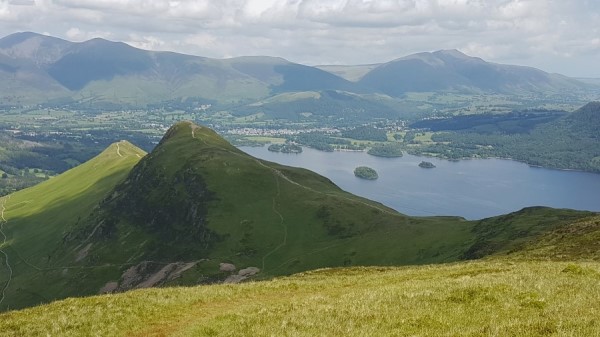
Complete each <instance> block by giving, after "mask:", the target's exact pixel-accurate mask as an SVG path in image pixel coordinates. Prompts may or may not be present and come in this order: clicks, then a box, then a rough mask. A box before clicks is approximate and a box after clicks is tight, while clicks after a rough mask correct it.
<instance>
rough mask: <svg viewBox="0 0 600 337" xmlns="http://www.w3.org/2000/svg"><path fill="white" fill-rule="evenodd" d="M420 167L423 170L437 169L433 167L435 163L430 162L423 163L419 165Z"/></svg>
mask: <svg viewBox="0 0 600 337" xmlns="http://www.w3.org/2000/svg"><path fill="white" fill-rule="evenodd" d="M419 167H422V168H434V167H435V165H433V163H430V162H428V161H422V162H421V163H420V164H419Z"/></svg>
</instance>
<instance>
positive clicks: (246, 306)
mask: <svg viewBox="0 0 600 337" xmlns="http://www.w3.org/2000/svg"><path fill="white" fill-rule="evenodd" d="M598 317H600V263H598V262H548V261H512V260H505V259H498V260H488V261H478V262H465V263H454V264H444V265H430V266H420V267H394V268H392V267H385V268H383V267H382V268H379V267H354V268H345V269H341V268H340V269H322V270H317V271H312V272H306V273H302V274H298V275H294V276H291V277H284V278H279V279H275V280H272V281H264V282H254V283H246V284H239V285H213V286H199V287H192V288H164V289H148V290H137V291H131V292H127V293H124V294H118V295H108V296H95V297H88V298H73V299H67V300H63V301H59V302H55V303H51V304H49V305H43V306H39V307H35V308H30V309H25V310H21V311H14V312H8V313H4V314H1V315H0V335H2V336H33V335H53V336H54V335H67V336H68V335H72V336H81V335H102V336H108V335H111V336H112V335H127V336H164V335H168V336H188V335H193V336H240V335H245V336H409V335H411V336H412V335H414V336H548V335H553V336H554V335H556V336H598V335H600V319H598Z"/></svg>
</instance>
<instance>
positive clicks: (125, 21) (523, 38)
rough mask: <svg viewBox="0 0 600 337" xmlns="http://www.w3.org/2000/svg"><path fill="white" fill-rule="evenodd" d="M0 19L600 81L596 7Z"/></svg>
mask: <svg viewBox="0 0 600 337" xmlns="http://www.w3.org/2000/svg"><path fill="white" fill-rule="evenodd" d="M0 19H1V20H2V25H0V35H8V34H10V33H13V32H15V31H38V32H49V33H50V34H52V35H54V36H58V37H62V38H67V39H71V40H76V41H82V40H85V39H89V38H92V37H96V36H99V37H107V38H110V39H112V40H119V41H125V42H128V43H130V44H132V45H134V46H136V47H141V48H145V49H160V50H174V51H178V52H184V53H188V54H198V55H202V56H208V57H225V56H240V55H272V56H282V57H285V58H287V59H290V60H292V61H295V62H301V63H306V64H325V63H336V64H351V63H352V64H358V63H374V62H384V61H388V60H391V59H394V58H397V57H401V56H404V55H406V54H409V53H413V52H420V51H431V50H437V49H451V48H458V49H461V50H463V51H465V52H467V53H470V54H472V55H474V56H480V57H482V58H484V59H488V60H491V61H495V62H506V63H516V64H525V65H531V66H538V67H542V68H544V69H545V70H549V71H555V72H563V73H566V74H568V75H583V73H585V74H587V75H589V71H588V70H587V69H592V70H593V71H594V73H595V74H596V75H594V76H599V77H600V69H599V67H597V65H596V64H595V63H594V64H592V63H591V61H590V60H594V59H595V58H598V56H600V46H599V42H598V36H600V3H599V2H597V1H559V0H221V1H210V0H35V1H33V0H10V1H7V0H0ZM584 56H585V57H584ZM578 60H580V61H578ZM586 62H587V63H586ZM582 69H586V70H585V71H582Z"/></svg>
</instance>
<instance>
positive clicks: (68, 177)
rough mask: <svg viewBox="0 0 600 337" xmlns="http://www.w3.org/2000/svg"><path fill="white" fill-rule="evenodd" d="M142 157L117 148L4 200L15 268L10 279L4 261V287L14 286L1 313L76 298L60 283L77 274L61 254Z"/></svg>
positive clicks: (122, 145) (128, 147) (0, 279)
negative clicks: (74, 230) (68, 236)
mask: <svg viewBox="0 0 600 337" xmlns="http://www.w3.org/2000/svg"><path fill="white" fill-rule="evenodd" d="M143 155H145V153H144V151H142V150H140V149H139V148H137V147H135V146H134V145H132V144H130V143H128V142H126V141H122V142H119V143H115V144H113V145H111V146H110V147H109V148H107V149H106V150H105V151H104V152H102V153H101V154H100V155H98V156H97V157H95V158H93V159H92V160H90V161H88V162H86V163H85V164H82V165H80V166H78V167H76V168H74V169H71V170H69V171H67V172H65V173H63V174H61V175H60V176H57V177H55V178H52V179H50V180H48V181H45V182H43V183H41V184H39V185H36V186H34V187H32V188H28V189H25V190H21V191H19V192H16V193H13V194H11V195H9V196H6V197H3V198H1V199H0V205H1V208H0V210H1V211H2V219H1V220H2V222H3V223H2V224H3V231H4V233H5V234H6V237H7V240H6V242H5V243H4V244H3V245H1V246H0V248H1V249H2V250H3V251H4V252H6V254H7V255H8V264H9V266H10V269H12V275H11V273H9V269H7V267H6V259H5V257H3V256H2V257H0V258H1V259H2V260H1V264H0V265H1V268H2V269H0V270H2V272H1V273H0V284H2V285H5V284H7V282H9V283H8V287H7V288H6V293H5V295H6V296H5V298H4V300H3V301H2V303H0V309H6V308H8V307H14V306H15V305H16V304H17V303H19V304H20V305H31V304H34V303H39V302H46V301H48V300H51V299H53V298H62V297H64V296H65V294H66V293H69V294H71V293H72V291H70V290H69V289H68V285H67V284H65V283H61V282H60V280H58V279H59V278H60V275H66V274H72V273H76V272H77V269H73V271H72V272H71V271H70V270H69V269H68V268H64V267H68V266H69V265H71V263H69V262H70V261H69V262H63V261H60V254H57V251H58V249H59V248H60V247H61V245H62V243H63V240H64V238H65V234H66V233H67V232H68V231H69V230H71V229H72V228H73V227H75V226H77V224H78V222H79V221H80V220H81V219H83V218H85V217H87V216H88V215H89V213H90V212H91V210H92V209H93V208H94V207H95V206H96V205H97V204H98V202H99V201H100V200H102V199H103V198H104V197H105V195H106V193H107V192H109V191H110V190H111V189H112V188H113V187H114V186H115V185H116V184H117V183H118V182H120V181H121V180H123V179H124V178H125V176H126V175H127V173H128V172H129V170H130V169H131V167H133V165H134V164H135V163H137V162H138V161H139V159H140V158H141V157H142V156H143ZM50 280H52V281H56V282H55V283H49V281H50ZM38 290H40V292H38ZM15 299H18V300H15Z"/></svg>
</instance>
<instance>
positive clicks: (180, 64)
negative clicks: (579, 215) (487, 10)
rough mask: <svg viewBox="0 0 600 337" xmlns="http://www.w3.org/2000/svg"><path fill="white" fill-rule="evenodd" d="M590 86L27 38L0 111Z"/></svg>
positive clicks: (9, 46)
mask: <svg viewBox="0 0 600 337" xmlns="http://www.w3.org/2000/svg"><path fill="white" fill-rule="evenodd" d="M590 85H592V84H589V83H588V84H586V83H583V82H580V81H577V80H575V79H571V78H568V77H565V76H562V75H557V74H549V73H546V72H543V71H541V70H538V69H535V68H530V67H520V66H510V65H501V64H495V63H489V62H486V61H484V60H482V59H480V58H476V57H470V56H467V55H465V54H463V53H461V52H459V51H457V50H442V51H437V52H433V53H419V54H414V55H410V56H406V57H403V58H399V59H397V60H394V61H391V62H387V63H384V64H374V65H367V66H320V67H311V66H306V65H301V64H296V63H292V62H289V61H286V60H284V59H281V58H274V57H237V58H232V59H211V58H205V57H199V56H191V55H184V54H178V53H173V52H156V51H146V50H141V49H137V48H134V47H131V46H129V45H127V44H125V43H121V42H111V41H107V40H103V39H98V38H97V39H92V40H89V41H85V42H80V43H74V42H69V41H66V40H62V39H58V38H54V37H50V36H45V35H41V34H36V33H30V32H26V33H15V34H12V35H9V36H6V37H4V38H2V39H0V90H2V95H1V96H0V104H3V105H6V104H18V103H40V102H47V101H53V102H63V101H64V102H95V103H98V102H101V103H113V104H129V105H134V106H145V105H146V104H149V103H156V102H163V101H169V100H186V99H197V100H202V101H204V102H214V103H224V104H231V103H235V104H237V103H252V102H259V101H261V100H264V99H267V98H269V97H273V96H276V95H280V94H282V93H293V92H317V93H322V92H325V91H336V92H338V93H346V94H347V93H351V94H354V95H363V96H364V95H367V96H368V95H374V94H376V95H387V96H390V97H392V98H394V97H401V96H402V95H404V94H406V93H407V92H465V93H519V94H526V93H545V92H554V93H556V92H563V91H573V90H583V89H585V88H587V87H588V86H590ZM340 100H341V98H340V99H338V100H337V102H339V101H340Z"/></svg>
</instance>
